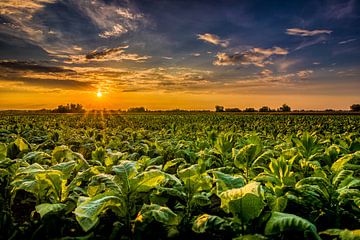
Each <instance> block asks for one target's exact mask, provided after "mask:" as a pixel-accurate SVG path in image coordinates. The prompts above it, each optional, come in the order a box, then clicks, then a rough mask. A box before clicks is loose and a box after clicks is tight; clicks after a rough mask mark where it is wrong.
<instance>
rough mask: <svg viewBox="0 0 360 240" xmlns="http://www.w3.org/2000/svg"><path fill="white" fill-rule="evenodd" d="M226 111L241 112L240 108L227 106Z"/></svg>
mask: <svg viewBox="0 0 360 240" xmlns="http://www.w3.org/2000/svg"><path fill="white" fill-rule="evenodd" d="M225 112H241V110H240V109H239V108H226V109H225Z"/></svg>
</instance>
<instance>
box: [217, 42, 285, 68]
mask: <svg viewBox="0 0 360 240" xmlns="http://www.w3.org/2000/svg"><path fill="white" fill-rule="evenodd" d="M286 54H288V51H287V50H286V49H283V48H280V47H273V48H268V49H263V48H252V49H250V50H247V51H243V52H235V53H225V52H220V53H218V54H217V55H216V58H217V59H216V60H215V61H214V62H213V64H214V65H217V66H231V65H255V66H258V67H264V66H265V65H268V64H272V61H271V60H270V57H271V56H273V55H286Z"/></svg>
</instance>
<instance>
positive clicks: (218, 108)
mask: <svg viewBox="0 0 360 240" xmlns="http://www.w3.org/2000/svg"><path fill="white" fill-rule="evenodd" d="M215 112H291V107H290V106H288V105H287V104H283V105H282V106H281V107H279V108H278V109H271V108H270V107H268V106H263V107H261V108H259V109H255V108H245V109H243V110H241V109H240V108H224V106H220V105H216V106H215Z"/></svg>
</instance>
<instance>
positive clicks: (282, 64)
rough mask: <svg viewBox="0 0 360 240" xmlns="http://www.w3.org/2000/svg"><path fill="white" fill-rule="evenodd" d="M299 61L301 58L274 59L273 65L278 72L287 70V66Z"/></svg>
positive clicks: (289, 66)
mask: <svg viewBox="0 0 360 240" xmlns="http://www.w3.org/2000/svg"><path fill="white" fill-rule="evenodd" d="M300 62H301V59H281V60H278V61H275V63H274V66H275V67H276V69H277V71H278V72H287V71H288V69H289V68H291V67H292V66H294V65H296V64H298V63H300Z"/></svg>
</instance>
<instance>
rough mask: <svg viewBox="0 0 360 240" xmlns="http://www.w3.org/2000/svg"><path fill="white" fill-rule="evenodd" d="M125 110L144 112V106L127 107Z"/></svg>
mask: <svg viewBox="0 0 360 240" xmlns="http://www.w3.org/2000/svg"><path fill="white" fill-rule="evenodd" d="M127 111H128V112H146V109H145V108H144V107H134V108H129V109H128V110H127Z"/></svg>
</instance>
